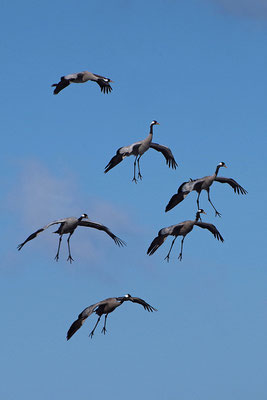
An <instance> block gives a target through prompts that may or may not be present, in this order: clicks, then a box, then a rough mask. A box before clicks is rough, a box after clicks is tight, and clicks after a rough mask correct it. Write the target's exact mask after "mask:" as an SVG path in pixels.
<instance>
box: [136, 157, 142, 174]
mask: <svg viewBox="0 0 267 400" xmlns="http://www.w3.org/2000/svg"><path fill="white" fill-rule="evenodd" d="M141 157H142V156H139V157H138V159H137V165H138V178H139V179H141V180H142V175H141V171H140V165H139V161H140V158H141Z"/></svg>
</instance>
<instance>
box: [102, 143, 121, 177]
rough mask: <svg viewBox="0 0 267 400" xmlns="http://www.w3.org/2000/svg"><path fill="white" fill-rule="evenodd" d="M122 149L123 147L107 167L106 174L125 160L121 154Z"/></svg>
mask: <svg viewBox="0 0 267 400" xmlns="http://www.w3.org/2000/svg"><path fill="white" fill-rule="evenodd" d="M120 149H122V147H120V148H119V149H118V150H117V153H116V155H115V156H114V157H112V159H111V160H110V162H109V163H108V164H107V165H106V166H105V171H104V173H105V174H106V173H107V172H108V171H110V170H111V169H112V168H114V167H116V165H118V164H119V163H120V162H121V161H122V160H123V158H124V157H123V154H122V153H120Z"/></svg>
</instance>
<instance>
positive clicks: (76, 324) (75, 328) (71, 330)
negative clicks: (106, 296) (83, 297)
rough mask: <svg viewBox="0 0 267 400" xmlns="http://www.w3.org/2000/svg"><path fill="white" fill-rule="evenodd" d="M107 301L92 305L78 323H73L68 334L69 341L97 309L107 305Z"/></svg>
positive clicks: (83, 313)
mask: <svg viewBox="0 0 267 400" xmlns="http://www.w3.org/2000/svg"><path fill="white" fill-rule="evenodd" d="M105 302H106V300H102V301H99V302H98V303H95V304H92V305H91V306H89V307H86V308H85V309H84V310H83V311H82V312H81V313H80V314H79V316H78V318H77V319H76V321H74V322H73V323H72V325H71V326H70V328H69V330H68V332H67V340H69V339H70V338H71V337H72V336H73V335H74V333H75V332H77V330H78V329H80V327H81V326H82V325H83V323H84V321H85V320H86V318H88V317H90V315H91V314H93V312H94V311H95V310H96V308H97V307H98V306H99V305H101V304H105Z"/></svg>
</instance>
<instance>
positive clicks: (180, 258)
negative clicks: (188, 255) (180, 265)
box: [178, 253, 183, 261]
mask: <svg viewBox="0 0 267 400" xmlns="http://www.w3.org/2000/svg"><path fill="white" fill-rule="evenodd" d="M182 258H183V255H182V253H180V254H179V257H178V260H180V261H182Z"/></svg>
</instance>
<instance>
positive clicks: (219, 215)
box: [207, 190, 222, 217]
mask: <svg viewBox="0 0 267 400" xmlns="http://www.w3.org/2000/svg"><path fill="white" fill-rule="evenodd" d="M207 193H208V200H209V202H210V204H211V205H212V207H213V209H214V211H215V217H217V215H218V217H221V216H222V214H220V213H219V212H218V211H217V210H216V208H215V207H214V205H213V204H212V201H211V199H210V191H209V190H207Z"/></svg>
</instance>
